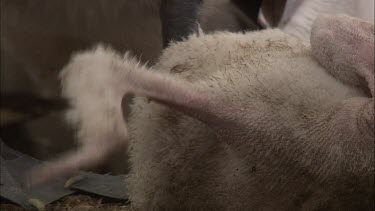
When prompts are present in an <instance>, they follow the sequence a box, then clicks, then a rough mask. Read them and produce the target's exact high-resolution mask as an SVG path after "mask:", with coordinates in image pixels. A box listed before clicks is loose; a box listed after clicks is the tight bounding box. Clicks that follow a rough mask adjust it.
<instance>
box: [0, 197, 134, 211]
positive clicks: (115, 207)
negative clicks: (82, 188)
mask: <svg viewBox="0 0 375 211" xmlns="http://www.w3.org/2000/svg"><path fill="white" fill-rule="evenodd" d="M0 210H1V211H24V209H22V208H20V207H18V206H15V205H12V204H1V206H0ZM101 210H103V211H130V205H126V204H124V203H122V202H121V203H120V202H106V201H104V200H103V199H102V198H98V197H91V196H84V195H72V196H68V197H65V198H63V199H62V200H59V201H57V202H55V203H53V204H50V205H47V207H46V211H101Z"/></svg>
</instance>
